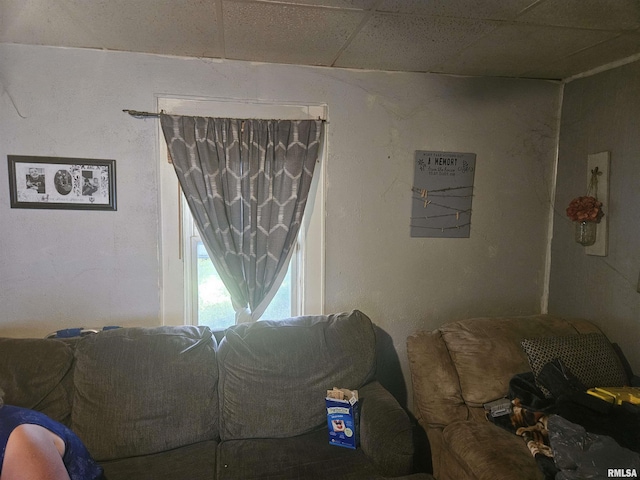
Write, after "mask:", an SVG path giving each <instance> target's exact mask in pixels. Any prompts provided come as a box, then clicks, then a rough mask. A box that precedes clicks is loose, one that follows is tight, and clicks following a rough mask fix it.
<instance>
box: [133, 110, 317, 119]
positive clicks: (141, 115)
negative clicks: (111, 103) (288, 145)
mask: <svg viewBox="0 0 640 480" xmlns="http://www.w3.org/2000/svg"><path fill="white" fill-rule="evenodd" d="M122 111H123V112H125V113H128V114H129V115H131V116H132V117H136V118H150V117H159V116H160V115H164V114H165V113H166V112H165V111H164V110H160V113H153V112H140V111H138V110H129V109H124V110H122ZM167 115H170V114H168V113H167ZM240 120H248V119H240ZM287 120H320V121H321V122H326V121H327V120H326V119H324V118H322V117H320V116H318V118H317V119H312V118H288V119H287Z"/></svg>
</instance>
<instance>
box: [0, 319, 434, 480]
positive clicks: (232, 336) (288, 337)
mask: <svg viewBox="0 0 640 480" xmlns="http://www.w3.org/2000/svg"><path fill="white" fill-rule="evenodd" d="M375 348H376V334H375V329H374V326H373V324H372V323H371V321H370V320H369V318H367V316H366V315H364V314H363V313H361V312H359V311H357V310H356V311H353V312H351V313H345V314H338V315H328V316H313V317H312V316H308V317H298V318H293V319H289V320H286V321H282V322H258V323H254V324H250V325H249V324H246V325H237V326H235V327H232V328H230V329H228V330H227V331H226V332H225V335H224V337H223V338H222V339H221V341H220V342H217V341H216V338H215V337H214V335H213V334H212V332H211V331H210V330H209V329H208V328H207V327H191V326H182V327H155V328H122V329H115V330H110V331H104V332H100V333H98V334H92V335H88V336H84V337H81V338H78V339H72V340H58V339H15V338H1V339H0V387H2V389H4V391H5V403H7V404H14V405H19V406H23V407H27V408H32V409H35V410H39V411H42V412H44V413H46V414H48V415H49V416H51V417H52V418H54V419H56V420H58V421H61V422H62V423H65V424H66V425H68V426H70V427H71V429H72V430H74V431H75V432H76V433H77V434H78V435H79V436H80V437H81V438H82V440H83V441H84V442H85V444H86V445H87V447H88V449H89V451H90V452H91V453H92V455H93V456H94V458H95V459H96V460H97V461H98V462H99V463H100V464H101V465H102V466H103V467H104V469H105V474H106V476H107V479H108V480H124V479H127V480H130V479H135V480H147V479H148V480H164V479H167V480H176V479H178V480H180V479H184V480H201V479H202V480H204V479H221V480H222V479H260V478H268V479H323V478H332V479H335V478H340V479H381V478H390V477H404V476H408V477H407V478H415V479H426V478H431V477H430V476H429V475H426V474H415V475H410V474H411V471H412V456H413V443H412V425H411V423H410V421H409V418H408V416H407V414H406V412H405V411H404V410H403V409H402V408H401V406H400V405H399V404H398V402H397V401H396V400H395V398H394V397H393V396H392V395H391V394H390V393H389V392H388V391H387V390H385V389H384V388H383V387H382V385H381V384H380V383H378V382H377V381H376V380H375V373H376V372H375V365H376V360H375V357H376V355H375ZM334 386H337V387H344V388H350V389H358V390H359V392H360V398H361V402H360V403H361V424H360V425H361V430H360V432H361V441H360V447H359V448H358V449H356V450H350V449H347V448H342V447H337V446H333V445H329V442H328V432H327V428H326V412H325V404H324V397H325V394H326V390H327V389H330V388H332V387H334Z"/></svg>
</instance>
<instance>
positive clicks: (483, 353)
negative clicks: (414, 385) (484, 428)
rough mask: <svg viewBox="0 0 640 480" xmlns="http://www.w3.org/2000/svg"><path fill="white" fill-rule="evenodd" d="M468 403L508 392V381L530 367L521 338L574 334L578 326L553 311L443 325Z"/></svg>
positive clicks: (495, 397)
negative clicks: (548, 313) (553, 313)
mask: <svg viewBox="0 0 640 480" xmlns="http://www.w3.org/2000/svg"><path fill="white" fill-rule="evenodd" d="M440 331H441V332H442V338H443V339H444V341H445V343H446V345H447V348H448V350H449V354H450V355H451V360H452V362H453V364H454V366H455V368H456V371H457V373H458V377H459V380H460V390H461V394H462V398H463V399H464V401H465V403H466V404H467V405H468V406H473V407H480V406H482V405H483V404H484V403H486V402H489V401H491V400H495V399H497V398H501V397H503V396H505V395H506V394H507V392H508V390H509V381H510V380H511V378H512V377H513V376H514V375H515V374H517V373H522V372H526V371H529V370H530V367H529V363H528V360H527V356H526V354H525V353H524V352H523V350H522V347H521V342H522V340H523V339H525V338H527V337H533V336H545V335H552V336H555V335H571V334H575V333H577V332H576V328H575V327H574V326H573V325H572V323H570V322H568V321H567V320H565V319H562V318H559V317H554V316H552V315H531V316H524V317H504V318H476V319H469V320H463V321H459V322H454V323H450V324H446V325H444V326H442V327H440Z"/></svg>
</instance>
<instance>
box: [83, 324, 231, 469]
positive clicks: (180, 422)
mask: <svg viewBox="0 0 640 480" xmlns="http://www.w3.org/2000/svg"><path fill="white" fill-rule="evenodd" d="M217 379H218V371H217V365H216V360H215V340H214V339H213V336H212V333H211V331H210V330H209V328H207V327H191V326H183V327H155V328H142V327H138V328H123V329H118V330H111V331H106V332H101V333H98V334H97V335H93V336H90V337H85V338H83V339H82V340H81V341H80V342H79V343H78V346H77V348H76V371H75V376H74V383H75V397H74V407H73V414H72V425H71V426H72V429H73V430H75V431H76V433H77V434H78V435H79V436H80V437H81V438H82V440H83V441H84V442H85V444H86V445H87V448H88V449H89V451H90V452H91V453H92V454H93V456H94V457H95V458H96V460H98V461H103V460H112V459H119V458H126V457H133V456H138V455H146V454H151V453H156V452H162V451H165V450H170V449H173V448H177V447H181V446H183V445H189V444H192V443H196V442H199V441H203V440H215V439H217V438H218V423H217V411H218V402H217V392H216V386H217Z"/></svg>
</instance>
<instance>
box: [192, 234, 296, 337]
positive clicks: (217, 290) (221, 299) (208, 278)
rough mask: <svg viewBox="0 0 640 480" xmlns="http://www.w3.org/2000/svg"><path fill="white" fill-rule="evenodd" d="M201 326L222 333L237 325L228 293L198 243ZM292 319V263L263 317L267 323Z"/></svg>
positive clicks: (199, 322) (199, 319)
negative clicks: (222, 330)
mask: <svg viewBox="0 0 640 480" xmlns="http://www.w3.org/2000/svg"><path fill="white" fill-rule="evenodd" d="M196 248H197V270H198V275H197V278H198V325H207V326H209V327H210V328H211V329H212V330H221V329H225V328H227V327H230V326H231V325H233V324H234V323H235V312H234V310H233V306H232V304H231V298H230V297H229V293H228V292H227V289H226V288H225V286H224V283H222V280H221V279H220V276H219V275H218V272H217V271H216V269H215V268H214V266H213V263H212V262H211V260H209V255H208V254H207V250H206V249H205V248H204V245H203V243H202V242H200V241H199V242H198V243H197V247H196ZM290 316H291V264H289V270H288V271H287V275H286V276H285V278H284V280H283V281H282V285H280V288H279V289H278V292H277V293H276V295H275V296H274V297H273V300H272V301H271V303H270V304H269V306H268V307H267V310H266V311H265V313H264V314H263V315H262V318H263V319H265V320H275V319H281V318H288V317H290Z"/></svg>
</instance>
